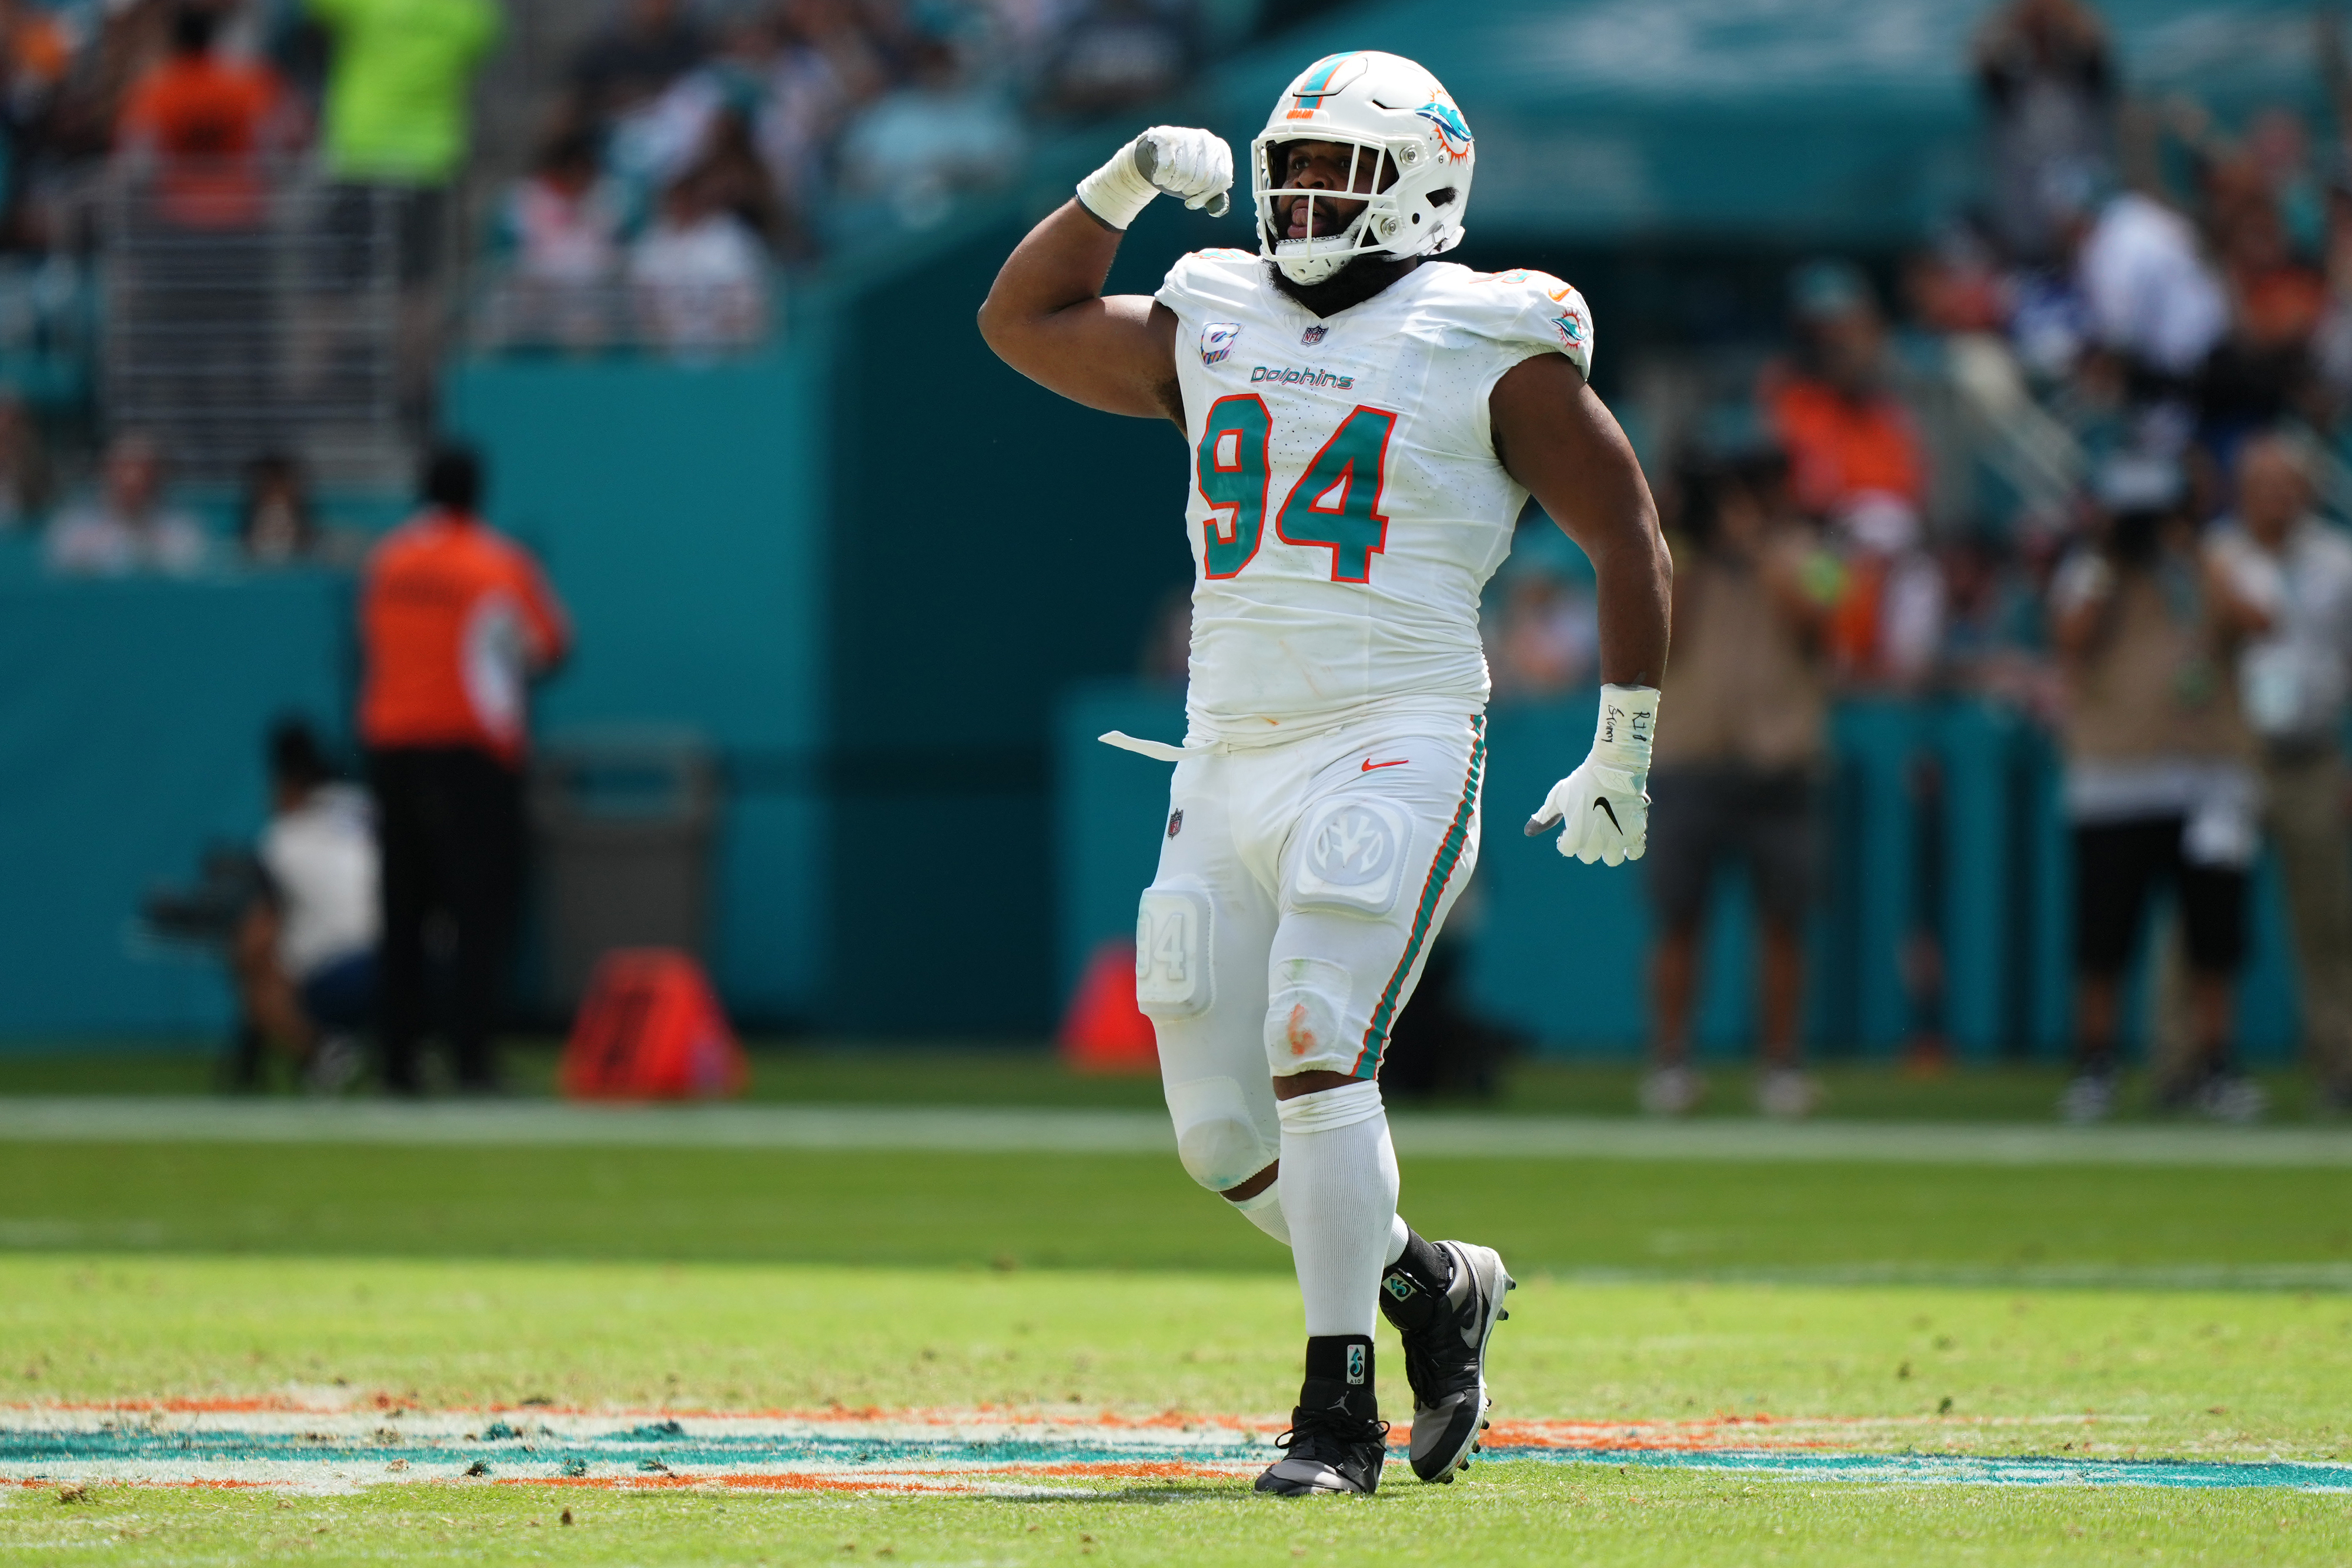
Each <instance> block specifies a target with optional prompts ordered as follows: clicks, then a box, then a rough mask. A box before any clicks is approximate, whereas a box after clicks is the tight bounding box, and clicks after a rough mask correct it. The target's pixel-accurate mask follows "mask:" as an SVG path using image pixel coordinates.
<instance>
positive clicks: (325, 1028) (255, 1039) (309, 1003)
mask: <svg viewBox="0 0 2352 1568" xmlns="http://www.w3.org/2000/svg"><path fill="white" fill-rule="evenodd" d="M269 788H270V817H269V826H268V828H267V829H266V830H264V831H263V833H262V835H261V847H260V860H261V868H262V873H263V878H264V888H263V894H262V896H261V898H260V899H259V900H258V901H257V903H256V904H254V906H253V908H251V909H250V910H249V911H247V915H246V916H245V919H244V920H243V922H242V923H241V924H240V925H239V926H238V928H237V933H236V944H235V946H234V948H233V950H232V953H231V962H232V965H233V967H234V969H235V972H236V987H237V998H238V1001H239V1003H240V1004H241V1006H242V1008H243V1009H244V1014H245V1025H244V1030H243V1037H242V1040H241V1041H240V1044H241V1046H242V1047H243V1050H242V1051H241V1052H240V1055H241V1058H242V1060H241V1061H240V1062H239V1063H238V1071H237V1076H238V1078H239V1079H240V1080H241V1081H242V1082H244V1083H246V1084H250V1083H252V1082H256V1081H257V1079H258V1077H259V1068H260V1061H259V1057H260V1054H261V1052H262V1051H265V1050H266V1051H277V1052H279V1053H281V1054H283V1055H286V1056H288V1057H290V1058H291V1059H292V1060H293V1061H295V1062H296V1063H298V1064H299V1066H300V1068H301V1071H302V1078H303V1082H304V1085H305V1087H307V1088H308V1089H310V1091H311V1092H314V1093H322V1094H331V1093H334V1092H338V1091H340V1090H341V1089H342V1088H343V1087H345V1086H346V1085H347V1084H349V1083H350V1082H351V1081H352V1079H353V1078H354V1077H356V1076H357V1075H358V1073H359V1071H360V1069H361V1067H362V1063H363V1062H364V1060H365V1056H364V1053H363V1052H362V1050H361V1047H360V1043H359V1037H360V1035H361V1032H362V1030H365V1029H366V1028H367V1025H368V1021H369V1019H370V1018H371V1017H373V1011H374V1006H375V982H376V954H375V947H376V937H377V935H378V921H379V913H378V908H377V899H378V879H377V861H376V843H375V821H374V812H373V809H372V808H371V807H370V805H369V802H368V797H367V793H366V791H365V790H362V789H359V788H358V787H356V786H354V785H351V784H342V783H338V782H336V781H335V776H334V769H333V768H331V767H330V766H329V765H328V763H327V759H326V756H325V754H324V753H323V752H322V751H321V750H320V747H319V740H318V737H316V736H315V735H313V734H312V733H311V732H310V727H309V726H307V725H305V724H302V723H300V722H299V721H296V722H292V723H288V724H284V725H280V726H279V727H278V728H277V729H275V730H274V731H272V732H271V734H270V737H269Z"/></svg>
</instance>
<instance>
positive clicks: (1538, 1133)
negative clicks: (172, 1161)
mask: <svg viewBox="0 0 2352 1568" xmlns="http://www.w3.org/2000/svg"><path fill="white" fill-rule="evenodd" d="M1390 1125H1391V1130H1392V1133H1393V1135H1394V1137H1395V1140H1396V1145H1397V1150H1398V1152H1399V1153H1400V1154H1402V1155H1408V1156H1419V1157H1423V1158H1443V1159H1481V1158H1494V1159H1617V1160H1674V1161H1691V1160H1701V1161H1762V1162H1792V1161H1815V1162H1830V1163H1869V1164H1890V1165H1943V1166H2053V1165H2061V1166H2195V1167H2222V1166H2234V1167H2242V1168H2291V1169H2343V1168H2352V1130H2341V1129H2326V1128H2307V1127H2306V1128H2297V1127H2208V1126H2187V1125H2183V1126H2147V1127H2137V1126H2136V1127H2113V1126H2109V1127H2065V1126H2058V1125H2051V1126H2020V1125H1998V1126H1989V1125H1982V1124H1958V1123H1932V1122H1923V1123H1893V1122H1808V1123H1801V1124H1780V1123H1771V1122H1762V1121H1756V1122H1748V1121H1730V1120H1726V1121H1706V1122H1687V1123H1655V1122H1646V1121H1637V1120H1633V1119H1631V1118H1624V1119H1620V1118H1612V1117H1601V1116H1498V1115H1468V1114H1416V1113H1411V1112H1400V1113H1396V1114H1395V1115H1393V1116H1392V1117H1391V1122H1390ZM0 1140H6V1141H13V1142H20V1143H39V1142H47V1143H93V1142H123V1143H229V1144H343V1145H349V1144H373V1145H425V1146H434V1145H503V1146H514V1145H536V1146H543V1147H561V1146H569V1147H584V1148H606V1147H614V1148H617V1147H644V1148H697V1149H909V1150H922V1151H950V1152H964V1153H974V1154H1074V1155H1077V1154H1103V1155H1109V1154H1126V1155H1133V1154H1143V1155H1152V1154H1163V1155H1167V1156H1168V1157H1170V1158H1173V1156H1174V1154H1175V1139H1174V1137H1173V1136H1172V1135H1171V1133H1170V1131H1169V1124H1168V1118H1167V1117H1166V1116H1164V1115H1162V1114H1161V1113H1159V1112H1156V1111H1085V1110H1051V1109H1032V1110H1024V1109H1017V1108H1005V1109H995V1108H960V1107H954V1106H879V1105H694V1106H676V1105H572V1104H562V1103H520V1104H515V1103H509V1104H487V1105H485V1104H466V1103H450V1104H425V1105H398V1104H384V1103H358V1102H353V1103H301V1102H276V1103H271V1102H260V1103H256V1102H249V1101H247V1102H238V1101H223V1100H203V1099H194V1098H178V1099H167V1098H146V1099H140V1098H121V1099H112V1098H106V1099H101V1098H82V1099H67V1098H58V1099H46V1098H14V1099H0Z"/></svg>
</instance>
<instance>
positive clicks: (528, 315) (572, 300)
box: [499, 126, 623, 347]
mask: <svg viewBox="0 0 2352 1568" xmlns="http://www.w3.org/2000/svg"><path fill="white" fill-rule="evenodd" d="M622 229H623V222H622V211H621V199H620V195H619V193H618V192H617V191H616V190H614V187H613V184H612V183H611V182H610V181H608V180H606V179H605V178H604V174H603V173H602V172H601V171H600V170H599V168H598V167H597V162H596V143H595V141H594V139H593V137H591V136H590V135H589V134H588V132H587V131H583V130H581V129H578V128H577V127H570V126H567V127H563V128H561V129H559V130H558V131H556V132H555V134H554V135H552V136H551V137H550V138H549V139H548V140H547V141H546V142H545V143H544V144H543V145H542V146H541V149H540V152H539V157H538V159H537V162H536V163H535V165H534V166H533V168H532V170H531V172H530V174H529V175H527V176H526V177H524V178H523V179H520V180H518V181H517V182H515V183H514V186H513V188H512V189H510V190H509V192H508V193H507V197H506V201H505V204H504V205H503V207H502V209H501V211H500V214H499V239H500V241H501V243H502V244H503V245H504V246H505V247H506V249H507V250H508V252H509V255H510V256H511V257H512V278H511V288H510V290H509V303H510V308H511V309H512V311H513V317H514V319H513V321H512V322H511V324H510V327H509V333H508V335H509V336H510V337H513V338H515V339H518V340H523V341H530V342H537V341H542V340H547V341H553V342H557V343H562V344H566V345H569V346H572V347H591V346H593V345H595V344H597V343H601V342H603V341H604V340H605V339H607V338H608V337H610V336H611V335H612V333H613V330H614V325H615V323H614V311H613V308H612V307H613V291H614V286H615V284H616V283H617V281H618V279H619V277H620V273H621V235H622Z"/></svg>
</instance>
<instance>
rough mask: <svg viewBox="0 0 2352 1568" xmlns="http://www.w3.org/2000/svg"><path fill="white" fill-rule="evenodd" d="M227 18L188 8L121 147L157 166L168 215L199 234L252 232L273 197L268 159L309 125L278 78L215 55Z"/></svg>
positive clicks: (138, 96) (124, 128)
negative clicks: (222, 19)
mask: <svg viewBox="0 0 2352 1568" xmlns="http://www.w3.org/2000/svg"><path fill="white" fill-rule="evenodd" d="M219 26H220V15H219V13H218V12H216V11H214V10H212V9H210V8H209V7H207V6H205V5H193V4H191V5H183V6H182V7H181V9H180V10H179V12H178V14H177V15H175V16H173V19H172V52H171V54H170V56H169V57H166V58H165V59H163V61H161V62H160V63H158V64H157V65H156V66H154V67H153V68H152V69H150V70H149V71H148V72H147V73H146V74H145V75H144V76H142V77H141V78H139V79H138V81H136V82H135V83H133V84H132V86H131V95H130V98H129V99H128V101H127V102H125V104H124V105H123V109H122V120H121V126H120V128H119V129H118V131H117V133H116V138H117V147H118V149H119V150H120V151H121V152H122V153H124V154H125V155H127V156H129V157H131V158H133V159H138V160H142V161H152V162H153V164H154V165H155V182H156V192H157V196H158V199H159V203H160V205H161V208H162V211H163V215H164V216H165V217H166V218H167V219H169V220H170V221H171V222H173V223H174V224H177V225H180V226H182V227H184V228H189V229H197V230H205V229H235V228H250V227H252V226H253V225H256V224H257V223H259V222H260V221H261V218H262V214H263V213H264V211H265V204H266V203H267V201H268V169H267V167H266V162H265V161H266V160H267V159H268V156H269V155H270V154H271V153H274V152H282V151H284V150H285V149H287V148H288V147H290V146H291V145H293V144H294V142H295V141H297V140H299V115H298V113H297V110H296V108H295V105H294V101H293V99H292V98H291V97H290V96H289V94H288V93H287V91H286V88H285V84H284V83H282V82H281V81H279V80H278V73H277V72H275V71H273V70H271V69H270V68H268V66H267V65H265V64H262V63H260V62H258V61H254V60H243V59H231V58H228V57H224V56H223V55H222V54H221V53H220V52H219V51H218V50H216V49H215V47H214V35H215V32H216V31H217V30H218V28H219Z"/></svg>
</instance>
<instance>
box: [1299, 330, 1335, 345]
mask: <svg viewBox="0 0 2352 1568" xmlns="http://www.w3.org/2000/svg"><path fill="white" fill-rule="evenodd" d="M1329 330H1330V328H1328V327H1309V328H1307V330H1305V331H1304V332H1301V333H1300V334H1298V340H1299V341H1300V342H1302V343H1304V344H1306V345H1307V347H1308V348H1310V349H1311V348H1313V347H1314V346H1315V345H1316V344H1318V343H1319V342H1321V341H1322V340H1323V334H1324V333H1326V332H1328V331H1329Z"/></svg>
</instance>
